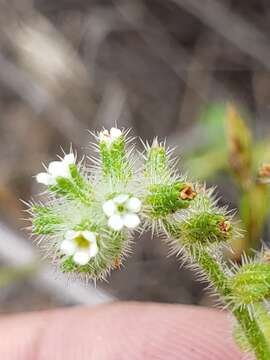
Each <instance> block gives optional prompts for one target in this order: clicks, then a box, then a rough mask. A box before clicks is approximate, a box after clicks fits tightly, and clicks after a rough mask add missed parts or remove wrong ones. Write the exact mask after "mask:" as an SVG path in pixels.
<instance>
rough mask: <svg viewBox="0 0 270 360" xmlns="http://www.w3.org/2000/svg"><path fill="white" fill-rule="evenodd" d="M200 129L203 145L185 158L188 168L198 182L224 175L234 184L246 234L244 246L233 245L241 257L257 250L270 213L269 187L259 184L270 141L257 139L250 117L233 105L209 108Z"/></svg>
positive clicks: (201, 119)
mask: <svg viewBox="0 0 270 360" xmlns="http://www.w3.org/2000/svg"><path fill="white" fill-rule="evenodd" d="M196 126H197V127H198V129H199V132H200V133H201V134H202V139H203V141H202V142H201V143H200V144H199V145H195V149H192V151H190V152H189V153H188V154H187V155H186V156H185V160H186V164H185V165H186V168H187V170H188V172H189V173H190V174H191V175H192V176H193V177H195V178H197V179H198V180H201V181H203V180H207V181H209V180H210V181H213V180H214V179H215V178H217V177H218V176H220V175H222V176H223V177H227V179H228V180H229V184H230V183H231V182H232V184H234V186H235V188H236V190H237V193H238V208H239V216H240V219H241V221H242V223H243V228H244V230H245V233H244V238H243V239H242V240H241V243H237V244H236V243H235V244H233V247H234V249H235V251H236V254H237V255H236V256H239V255H240V253H241V252H242V251H243V250H246V251H249V249H252V248H257V246H258V242H259V241H260V239H261V236H262V232H263V229H264V225H265V223H266V217H267V215H268V213H269V208H270V201H269V200H270V193H269V187H267V186H266V184H264V183H263V182H262V181H259V175H260V174H259V169H260V167H261V166H262V165H263V164H264V163H265V164H267V163H269V161H270V145H269V144H270V139H259V140H257V139H255V138H254V136H253V134H252V130H251V127H250V121H249V116H248V115H247V114H246V113H245V112H244V111H240V110H238V109H237V108H236V107H235V106H234V105H231V104H212V105H210V106H208V107H207V108H206V109H205V110H204V111H203V112H202V114H201V116H200V118H199V121H198V123H197V124H196ZM231 180H232V181H231Z"/></svg>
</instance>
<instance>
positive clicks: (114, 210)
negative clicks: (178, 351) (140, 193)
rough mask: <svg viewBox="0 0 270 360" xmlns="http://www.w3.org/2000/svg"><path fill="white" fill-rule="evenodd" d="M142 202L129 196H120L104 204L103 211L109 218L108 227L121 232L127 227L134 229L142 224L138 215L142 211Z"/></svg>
mask: <svg viewBox="0 0 270 360" xmlns="http://www.w3.org/2000/svg"><path fill="white" fill-rule="evenodd" d="M141 206H142V204H141V201H140V200H139V199H138V198H136V197H130V196H129V195H127V194H120V195H117V196H115V197H114V198H113V199H111V200H108V201H106V202H105V203H104V204H103V211H104V213H105V214H106V215H107V217H108V226H109V227H110V228H112V229H113V230H116V231H120V230H121V229H123V227H124V226H126V227H127V228H129V229H134V228H135V227H137V226H138V225H139V224H140V218H139V216H138V215H137V213H138V212H139V211H140V210H141Z"/></svg>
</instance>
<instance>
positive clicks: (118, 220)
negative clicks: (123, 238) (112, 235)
mask: <svg viewBox="0 0 270 360" xmlns="http://www.w3.org/2000/svg"><path fill="white" fill-rule="evenodd" d="M108 226H109V227H110V228H112V229H113V230H115V231H119V230H121V229H122V228H123V226H124V221H123V218H122V217H121V216H120V215H113V216H111V217H110V218H109V220H108Z"/></svg>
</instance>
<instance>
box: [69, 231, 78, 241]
mask: <svg viewBox="0 0 270 360" xmlns="http://www.w3.org/2000/svg"><path fill="white" fill-rule="evenodd" d="M79 235H80V232H79V231H75V230H68V231H67V232H66V233H65V239H66V240H73V239H74V238H75V237H77V236H79Z"/></svg>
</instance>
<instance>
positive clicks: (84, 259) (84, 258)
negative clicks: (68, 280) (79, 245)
mask: <svg viewBox="0 0 270 360" xmlns="http://www.w3.org/2000/svg"><path fill="white" fill-rule="evenodd" d="M90 258H91V257H90V255H89V253H88V252H86V251H76V253H75V254H74V256H73V261H74V262H75V263H76V264H78V265H86V264H87V263H88V262H89V260H90Z"/></svg>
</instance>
